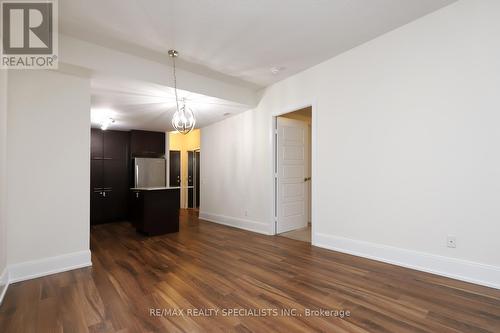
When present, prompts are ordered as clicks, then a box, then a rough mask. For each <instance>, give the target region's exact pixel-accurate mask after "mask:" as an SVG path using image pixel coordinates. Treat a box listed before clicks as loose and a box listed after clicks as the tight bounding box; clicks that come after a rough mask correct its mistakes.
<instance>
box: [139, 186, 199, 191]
mask: <svg viewBox="0 0 500 333" xmlns="http://www.w3.org/2000/svg"><path fill="white" fill-rule="evenodd" d="M181 188H193V186H185V187H180V186H169V187H167V186H163V187H132V188H130V190H131V191H163V190H178V189H181Z"/></svg>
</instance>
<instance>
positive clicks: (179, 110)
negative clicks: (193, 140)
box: [168, 50, 196, 134]
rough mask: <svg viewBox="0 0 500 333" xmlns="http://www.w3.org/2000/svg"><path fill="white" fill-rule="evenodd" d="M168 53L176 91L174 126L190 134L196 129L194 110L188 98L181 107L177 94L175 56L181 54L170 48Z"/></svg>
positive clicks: (181, 131) (183, 100) (179, 130)
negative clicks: (188, 104) (189, 105)
mask: <svg viewBox="0 0 500 333" xmlns="http://www.w3.org/2000/svg"><path fill="white" fill-rule="evenodd" d="M168 55H169V56H170V57H171V58H172V63H173V72H174V91H175V106H176V111H175V113H174V116H173V117H172V126H173V127H174V128H175V130H176V131H177V132H179V133H182V134H188V133H189V132H191V131H192V130H193V129H194V125H195V123H196V119H195V117H194V113H193V110H191V109H190V108H189V107H188V106H187V105H186V99H185V98H183V99H182V105H181V106H180V107H179V97H178V96H177V76H176V72H175V58H177V57H178V56H179V52H177V51H176V50H169V51H168Z"/></svg>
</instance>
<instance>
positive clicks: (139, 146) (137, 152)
mask: <svg viewBox="0 0 500 333" xmlns="http://www.w3.org/2000/svg"><path fill="white" fill-rule="evenodd" d="M130 154H131V157H132V158H134V157H164V156H165V133H164V132H151V131H137V130H134V131H131V132H130Z"/></svg>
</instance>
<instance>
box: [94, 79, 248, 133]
mask: <svg viewBox="0 0 500 333" xmlns="http://www.w3.org/2000/svg"><path fill="white" fill-rule="evenodd" d="M91 89H92V110H91V121H92V126H93V127H99V126H100V123H101V120H102V118H109V117H110V118H112V119H114V120H115V123H114V124H112V125H111V126H109V129H120V130H130V129H141V130H150V131H172V130H174V129H173V127H172V125H171V119H172V116H173V114H174V112H175V95H174V91H173V89H172V88H169V87H165V86H161V85H157V84H153V83H148V82H141V81H133V80H129V79H124V78H111V77H107V76H106V77H104V76H94V77H93V78H92V81H91ZM179 98H186V104H187V105H188V107H190V108H191V109H192V110H193V112H194V114H195V116H196V128H200V127H204V126H206V125H209V124H211V123H214V122H217V121H220V120H222V119H223V118H225V117H228V116H231V115H234V114H236V113H239V112H243V111H245V110H247V109H248V107H247V106H245V105H241V104H238V103H234V102H229V101H225V100H222V99H219V98H215V97H208V96H204V95H200V94H195V93H191V92H187V91H182V90H180V91H179ZM228 113H229V115H228Z"/></svg>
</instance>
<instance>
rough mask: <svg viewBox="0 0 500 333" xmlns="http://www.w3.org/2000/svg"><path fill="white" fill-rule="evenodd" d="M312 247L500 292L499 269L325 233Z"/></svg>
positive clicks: (318, 234)
mask: <svg viewBox="0 0 500 333" xmlns="http://www.w3.org/2000/svg"><path fill="white" fill-rule="evenodd" d="M313 245H314V246H318V247H323V248H326V249H329V250H334V251H338V252H343V253H348V254H352V255H355V256H359V257H364V258H368V259H373V260H378V261H382V262H386V263H389V264H394V265H398V266H403V267H407V268H411V269H415V270H419V271H423V272H428V273H433V274H437V275H442V276H446V277H449V278H452V279H457V280H461V281H465V282H471V283H475V284H479V285H483V286H487V287H492V288H496V289H500V267H497V266H491V265H485V264H480V263H476V262H472V261H467V260H461V259H455V258H449V257H443V256H438V255H434V254H428V253H423V252H417V251H412V250H406V249H401V248H397V247H391V246H386V245H380V244H375V243H369V242H364V241H358V240H353V239H349V238H343V237H337V236H332V235H327V234H322V233H316V234H315V235H314V236H313Z"/></svg>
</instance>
